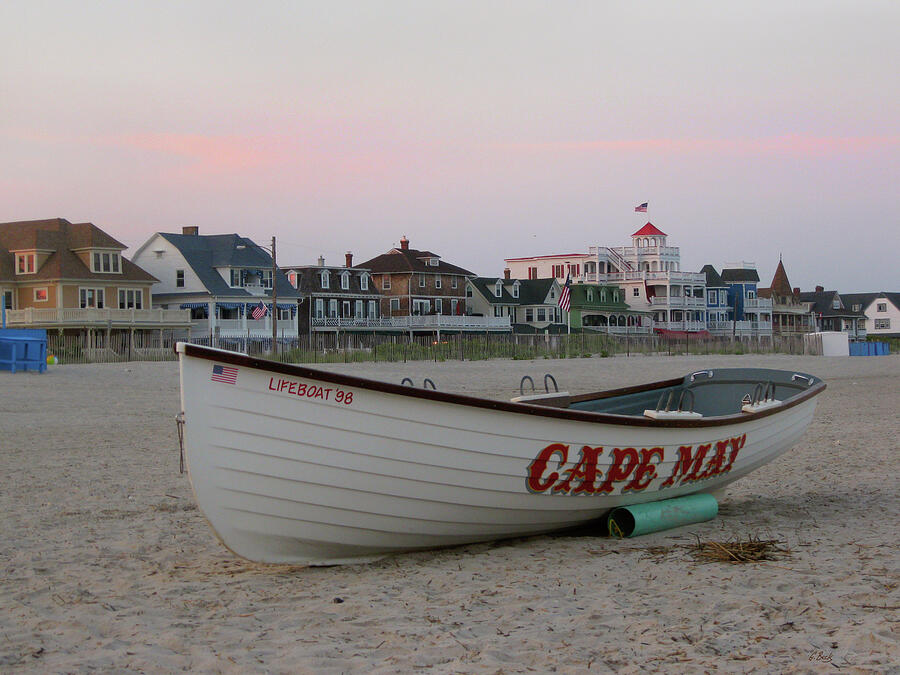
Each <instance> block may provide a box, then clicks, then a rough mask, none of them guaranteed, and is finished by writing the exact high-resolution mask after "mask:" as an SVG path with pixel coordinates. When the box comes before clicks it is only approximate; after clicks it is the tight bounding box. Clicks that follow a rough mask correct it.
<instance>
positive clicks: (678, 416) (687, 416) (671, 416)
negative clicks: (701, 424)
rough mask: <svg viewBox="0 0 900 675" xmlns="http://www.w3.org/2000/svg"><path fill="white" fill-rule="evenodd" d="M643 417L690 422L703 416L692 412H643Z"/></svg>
mask: <svg viewBox="0 0 900 675" xmlns="http://www.w3.org/2000/svg"><path fill="white" fill-rule="evenodd" d="M644 417H650V418H652V419H655V420H692V419H698V418H700V417H703V415H701V414H700V413H698V412H694V411H693V410H645V411H644Z"/></svg>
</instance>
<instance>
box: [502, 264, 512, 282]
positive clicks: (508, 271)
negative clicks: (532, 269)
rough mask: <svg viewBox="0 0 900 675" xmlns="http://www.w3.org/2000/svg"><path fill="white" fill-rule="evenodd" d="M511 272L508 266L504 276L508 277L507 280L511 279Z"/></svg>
mask: <svg viewBox="0 0 900 675" xmlns="http://www.w3.org/2000/svg"><path fill="white" fill-rule="evenodd" d="M511 274H512V272H510V270H509V268H508V267H507V268H505V269H504V270H503V278H504V279H506V280H507V281H509V277H510V275H511Z"/></svg>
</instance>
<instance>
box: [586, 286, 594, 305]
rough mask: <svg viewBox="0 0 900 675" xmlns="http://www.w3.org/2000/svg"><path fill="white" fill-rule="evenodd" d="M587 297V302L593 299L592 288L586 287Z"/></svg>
mask: <svg viewBox="0 0 900 675" xmlns="http://www.w3.org/2000/svg"><path fill="white" fill-rule="evenodd" d="M587 299H588V302H593V301H594V289H593V288H589V289H587Z"/></svg>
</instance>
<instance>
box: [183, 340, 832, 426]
mask: <svg viewBox="0 0 900 675" xmlns="http://www.w3.org/2000/svg"><path fill="white" fill-rule="evenodd" d="M179 347H180V349H179ZM175 351H176V352H179V351H180V352H183V353H184V354H186V355H187V356H193V357H195V358H201V359H207V360H209V361H216V362H217V363H227V364H230V365H235V366H243V367H245V368H255V369H257V370H263V371H266V372H270V373H278V374H280V375H289V376H294V377H304V378H308V379H314V380H321V381H323V382H329V383H331V384H340V385H343V386H345V387H357V388H360V389H368V390H371V391H378V392H382V393H385V394H395V395H397V396H408V397H410V398H419V399H426V400H430V401H439V402H441V403H451V404H454V405H464V406H469V407H473V408H486V409H489V410H500V411H504V412H511V413H516V414H520V415H537V416H539V417H551V418H555V419H562V420H572V421H579V422H588V423H594V424H613V425H619V426H637V427H657V428H685V427H717V426H725V425H728V424H740V423H741V422H746V421H748V420H751V419H759V418H761V417H768V416H769V415H774V414H776V413H779V412H781V411H782V410H786V409H788V408H792V407H794V406H795V405H798V404H800V403H802V402H804V401H806V400H807V399H810V398H812V397H814V396H817V395H818V394H820V393H821V392H822V391H824V390H825V383H824V382H822V381H821V380H818V381H817V382H816V383H815V384H814V385H812V386H810V387H809V388H808V389H807V390H806V391H803V392H801V393H800V394H798V395H797V396H794V397H792V398H790V399H789V400H787V401H785V402H784V403H783V404H782V405H779V406H775V407H772V408H766V409H765V410H761V411H759V412H756V413H745V412H741V411H738V412H737V413H735V414H734V415H721V416H717V417H702V418H699V419H685V420H671V419H665V420H659V419H651V418H649V417H635V416H632V415H614V414H610V413H599V412H588V411H584V410H571V409H568V408H553V407H549V406H542V405H532V404H528V403H512V402H506V401H494V400H491V399H486V398H478V397H475V396H466V395H465V394H450V393H447V392H442V391H435V390H432V389H419V388H415V387H409V386H405V385H400V384H392V383H390V382H382V381H380V380H370V379H367V378H363V377H356V376H354V375H345V374H343V373H332V372H328V371H324V370H316V369H314V368H308V367H306V366H301V365H297V364H293V363H281V362H279V361H270V360H268V359H260V358H255V357H252V356H247V355H246V354H240V353H238V352H229V351H225V350H221V349H214V348H212V347H205V346H203V345H195V344H191V343H187V342H179V343H177V344H176V346H175ZM683 381H684V379H683V378H677V379H672V380H663V381H661V382H652V383H650V384H644V385H637V386H633V387H624V388H621V389H612V390H609V391H604V392H597V393H594V394H580V395H578V396H573V397H572V401H573V402H577V401H586V400H594V399H601V398H610V397H613V396H621V395H625V394H635V393H640V392H644V391H652V390H655V389H663V388H665V387H671V386H675V385H679V384H681V383H682V382H683Z"/></svg>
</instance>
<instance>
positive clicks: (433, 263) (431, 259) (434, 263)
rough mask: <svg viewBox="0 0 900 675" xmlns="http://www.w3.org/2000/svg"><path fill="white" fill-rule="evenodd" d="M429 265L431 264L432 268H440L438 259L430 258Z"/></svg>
mask: <svg viewBox="0 0 900 675" xmlns="http://www.w3.org/2000/svg"><path fill="white" fill-rule="evenodd" d="M428 264H429V265H430V266H431V267H437V266H438V258H429V259H428Z"/></svg>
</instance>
